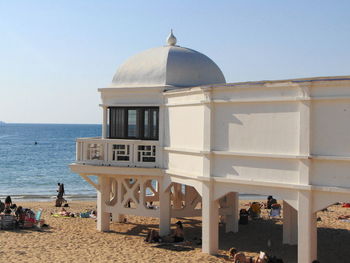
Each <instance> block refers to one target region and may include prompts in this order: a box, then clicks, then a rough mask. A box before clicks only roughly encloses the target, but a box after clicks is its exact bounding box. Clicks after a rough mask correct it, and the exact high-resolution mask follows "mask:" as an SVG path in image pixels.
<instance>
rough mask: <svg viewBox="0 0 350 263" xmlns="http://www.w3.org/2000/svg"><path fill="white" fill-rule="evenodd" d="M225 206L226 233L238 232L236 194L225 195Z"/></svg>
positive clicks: (237, 202)
mask: <svg viewBox="0 0 350 263" xmlns="http://www.w3.org/2000/svg"><path fill="white" fill-rule="evenodd" d="M226 205H227V207H228V208H229V210H230V211H229V214H228V215H226V216H225V222H226V225H225V227H226V229H225V231H226V233H228V232H234V233H236V232H238V209H239V196H238V193H228V194H227V195H226Z"/></svg>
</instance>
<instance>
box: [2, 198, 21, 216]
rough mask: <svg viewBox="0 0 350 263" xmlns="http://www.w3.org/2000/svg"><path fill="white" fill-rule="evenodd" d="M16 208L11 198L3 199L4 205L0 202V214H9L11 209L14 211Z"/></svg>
mask: <svg viewBox="0 0 350 263" xmlns="http://www.w3.org/2000/svg"><path fill="white" fill-rule="evenodd" d="M16 207H17V206H16V204H12V199H11V196H7V197H6V198H5V203H3V202H1V200H0V213H4V214H11V212H12V209H15V208H16Z"/></svg>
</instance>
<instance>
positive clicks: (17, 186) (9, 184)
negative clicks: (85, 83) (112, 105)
mask: <svg viewBox="0 0 350 263" xmlns="http://www.w3.org/2000/svg"><path fill="white" fill-rule="evenodd" d="M100 135H101V125H79V124H76V125H75V124H0V200H2V201H3V199H4V198H5V196H7V195H11V197H13V199H27V200H39V201H40V200H48V199H54V198H55V196H56V194H57V193H56V190H57V183H58V182H63V183H64V185H65V192H66V199H67V200H72V199H79V200H84V199H91V198H95V197H96V190H95V189H94V188H93V187H92V186H90V185H89V184H88V183H87V182H85V180H83V179H82V178H81V177H80V176H79V175H77V174H73V173H71V172H70V169H69V167H68V165H69V164H70V163H72V162H74V160H75V140H76V138H79V137H97V136H100ZM35 142H37V144H35Z"/></svg>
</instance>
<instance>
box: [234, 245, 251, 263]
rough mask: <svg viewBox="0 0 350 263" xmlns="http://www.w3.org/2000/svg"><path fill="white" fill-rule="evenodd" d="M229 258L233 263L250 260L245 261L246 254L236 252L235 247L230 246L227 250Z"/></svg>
mask: <svg viewBox="0 0 350 263" xmlns="http://www.w3.org/2000/svg"><path fill="white" fill-rule="evenodd" d="M229 258H230V260H232V261H233V262H234V263H238V262H239V263H246V262H250V260H249V261H247V258H246V256H245V255H244V253H243V252H237V249H236V248H234V247H232V248H230V250H229Z"/></svg>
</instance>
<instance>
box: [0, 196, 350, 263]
mask: <svg viewBox="0 0 350 263" xmlns="http://www.w3.org/2000/svg"><path fill="white" fill-rule="evenodd" d="M248 202H249V201H246V200H244V201H241V206H242V207H245V206H246V205H247V204H248ZM69 204H70V207H69V208H68V209H67V210H68V211H71V212H84V211H86V210H89V209H95V206H96V205H95V202H77V201H76V202H70V203H69ZM17 205H22V206H23V207H28V208H31V209H33V210H37V209H39V208H42V209H43V219H45V221H46V223H47V224H48V225H49V228H45V229H44V230H43V231H35V230H31V229H25V230H17V231H4V230H0V244H1V245H0V262H225V261H227V260H228V257H227V250H228V249H229V248H230V247H233V246H234V247H236V248H237V249H238V250H240V251H244V252H245V253H246V254H248V255H250V256H256V255H257V254H258V252H259V251H260V250H262V251H271V253H272V254H273V255H276V256H278V257H281V258H283V260H284V262H296V255H297V247H296V246H288V245H282V221H281V220H268V219H267V214H266V210H264V209H263V218H264V219H262V220H256V221H250V222H249V224H248V225H243V226H240V231H239V233H235V234H234V233H228V234H225V233H224V227H223V226H222V225H220V250H219V254H218V255H217V256H210V255H206V254H203V253H201V246H200V245H197V244H196V240H195V239H196V238H200V237H201V218H200V217H199V218H181V219H180V220H181V221H183V222H184V226H185V234H186V240H188V241H189V242H187V243H186V244H185V245H184V244H180V245H173V244H171V245H169V244H168V245H166V244H147V243H144V237H145V235H146V233H147V231H148V230H149V229H158V219H155V218H145V217H138V216H127V222H126V223H112V224H111V231H110V232H108V233H101V232H98V231H97V230H96V223H95V220H94V219H92V218H55V217H52V216H51V215H50V214H51V213H55V212H57V211H59V208H56V207H54V206H53V203H52V202H36V203H20V202H18V203H17ZM345 214H350V208H343V207H341V206H340V205H334V206H331V207H329V208H328V211H324V212H319V213H318V217H320V218H321V221H319V222H318V254H319V259H320V261H321V262H329V263H331V262H334V261H332V257H335V258H336V259H337V262H349V260H347V259H349V258H350V251H349V250H348V244H350V232H349V230H350V223H349V222H343V221H340V220H338V219H337V218H338V216H339V215H345ZM177 220H178V219H173V220H172V223H175V222H176V221H177ZM268 239H270V240H271V250H269V248H268V246H267V240H268Z"/></svg>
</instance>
